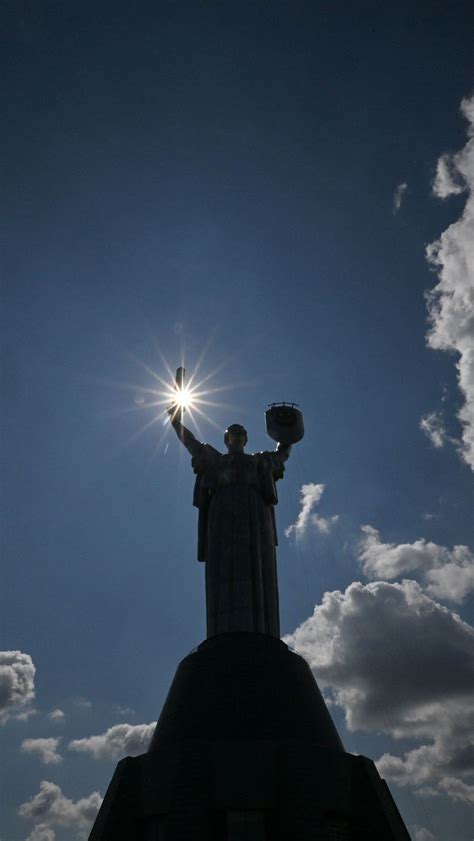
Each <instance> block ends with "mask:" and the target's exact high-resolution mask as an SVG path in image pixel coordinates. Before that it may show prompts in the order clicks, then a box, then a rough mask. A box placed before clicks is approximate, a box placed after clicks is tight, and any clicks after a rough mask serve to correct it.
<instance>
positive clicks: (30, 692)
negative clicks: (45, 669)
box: [0, 651, 36, 724]
mask: <svg viewBox="0 0 474 841" xmlns="http://www.w3.org/2000/svg"><path fill="white" fill-rule="evenodd" d="M35 672H36V669H35V667H34V665H33V660H32V659H31V657H30V655H29V654H24V652H23V651H0V723H2V724H3V723H4V722H5V721H7V720H8V719H9V718H27V717H28V715H31V714H32V712H33V710H32V708H31V704H32V702H33V700H34V697H35Z"/></svg>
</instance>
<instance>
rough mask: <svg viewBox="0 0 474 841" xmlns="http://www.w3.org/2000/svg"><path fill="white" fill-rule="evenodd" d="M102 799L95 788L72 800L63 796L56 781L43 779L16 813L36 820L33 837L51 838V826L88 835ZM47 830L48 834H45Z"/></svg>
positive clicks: (43, 840) (42, 840) (37, 840)
mask: <svg viewBox="0 0 474 841" xmlns="http://www.w3.org/2000/svg"><path fill="white" fill-rule="evenodd" d="M101 803H102V797H101V795H100V794H99V793H98V792H97V791H94V792H93V793H92V794H90V795H89V797H84V798H82V799H81V800H76V802H74V801H73V800H70V799H69V798H68V797H65V796H64V794H63V793H62V791H61V789H60V787H59V786H57V785H56V784H55V783H51V782H49V781H48V780H43V781H42V782H41V784H40V790H39V792H38V794H36V795H35V796H34V797H32V798H31V800H28V801H27V802H26V803H23V804H22V805H21V806H20V807H19V809H18V814H19V815H21V817H23V818H29V819H33V820H38V821H39V823H38V824H37V825H36V826H35V827H34V829H33V833H32V837H33V839H34V841H54V833H53V834H51V827H52V826H61V827H70V828H71V829H72V830H73V831H75V833H76V837H77V838H78V839H82V838H86V837H87V834H88V832H89V831H90V828H91V826H92V823H93V822H94V820H95V817H96V815H97V812H98V811H99V809H100V805H101ZM47 830H49V833H50V834H49V836H48V835H47V834H45V833H46V832H47ZM35 833H36V835H35Z"/></svg>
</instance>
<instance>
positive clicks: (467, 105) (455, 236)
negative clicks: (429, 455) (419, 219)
mask: <svg viewBox="0 0 474 841" xmlns="http://www.w3.org/2000/svg"><path fill="white" fill-rule="evenodd" d="M461 111H462V113H463V115H464V117H465V118H466V119H467V121H468V123H469V126H468V137H469V139H468V142H467V143H466V145H465V146H464V147H463V149H461V151H460V152H457V153H456V154H444V155H442V156H441V157H440V159H439V161H438V167H437V172H436V177H435V180H434V183H433V192H434V194H435V196H437V197H439V198H442V199H446V198H448V196H452V195H458V194H460V193H465V194H466V204H465V207H464V210H463V213H462V215H461V217H460V218H459V219H458V220H457V221H456V222H454V223H453V224H452V225H450V226H449V228H447V229H446V230H445V231H444V232H443V233H442V234H441V236H440V238H439V239H438V240H436V241H435V242H432V243H431V244H430V245H429V246H428V247H427V249H426V258H427V260H428V262H429V263H430V265H431V266H433V267H434V268H435V269H436V271H437V273H438V283H437V284H436V286H435V287H434V289H432V290H431V292H430V293H429V294H428V296H427V305H428V313H429V321H430V329H429V331H428V334H427V342H428V346H429V347H431V348H433V349H434V350H445V351H450V352H454V353H455V354H456V357H457V362H456V368H457V373H458V384H459V388H460V390H461V393H462V395H463V399H464V404H463V406H462V407H461V410H460V411H459V413H458V418H459V420H460V422H461V425H462V440H461V442H460V446H459V452H460V453H461V456H462V458H463V459H464V461H465V462H466V463H467V464H468V465H469V466H470V467H471V468H472V469H473V470H474V97H472V98H471V99H463V101H462V103H461Z"/></svg>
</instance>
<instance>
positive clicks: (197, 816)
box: [90, 633, 410, 841]
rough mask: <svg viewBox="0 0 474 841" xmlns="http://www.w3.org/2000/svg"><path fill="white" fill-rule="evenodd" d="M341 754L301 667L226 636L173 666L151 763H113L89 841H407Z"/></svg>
mask: <svg viewBox="0 0 474 841" xmlns="http://www.w3.org/2000/svg"><path fill="white" fill-rule="evenodd" d="M409 839H410V836H409V835H408V832H407V830H406V829H405V826H404V824H403V821H402V819H401V817H400V814H399V812H398V810H397V807H396V805H395V803H394V801H393V799H392V797H391V795H390V792H389V790H388V788H387V786H386V784H385V782H384V781H383V780H382V779H381V778H380V776H379V774H378V772H377V770H376V768H375V765H374V764H373V762H372V761H371V760H370V759H366V758H365V757H362V756H352V755H351V754H348V753H345V752H344V748H343V745H342V743H341V740H340V738H339V736H338V734H337V731H336V728H335V726H334V724H333V722H332V719H331V717H330V715H329V712H328V710H327V707H326V704H325V702H324V700H323V697H322V695H321V693H320V691H319V689H318V686H317V684H316V681H315V680H314V677H313V675H312V672H311V670H310V668H309V666H308V664H307V663H306V661H305V660H304V659H303V658H302V657H300V656H299V655H297V654H295V653H294V652H292V651H290V650H289V649H288V648H287V646H286V645H284V643H282V642H281V641H280V640H278V639H275V638H273V637H270V636H267V635H264V634H250V633H249V634H237V633H235V634H223V635H221V636H218V637H213V638H211V639H208V640H206V642H204V643H202V644H201V645H200V646H199V648H198V649H196V651H194V652H192V653H191V654H189V655H188V656H187V657H185V659H184V660H183V661H182V662H181V663H180V665H179V667H178V670H177V672H176V676H175V678H174V681H173V683H172V685H171V688H170V691H169V694H168V697H167V699H166V702H165V704H164V707H163V710H162V713H161V716H160V719H159V721H158V724H157V726H156V730H155V733H154V736H153V739H152V741H151V744H150V748H149V751H148V753H147V754H144V755H142V756H138V757H135V758H131V757H129V758H127V759H123V760H122V761H121V762H119V764H118V766H117V770H116V772H115V774H114V777H113V779H112V782H111V783H110V786H109V788H108V791H107V794H106V796H105V798H104V802H103V804H102V808H101V810H100V812H99V814H98V816H97V819H96V822H95V824H94V827H93V830H92V832H91V835H90V841H409Z"/></svg>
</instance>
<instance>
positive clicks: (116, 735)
mask: <svg viewBox="0 0 474 841" xmlns="http://www.w3.org/2000/svg"><path fill="white" fill-rule="evenodd" d="M155 727H156V721H152V722H151V724H115V725H114V726H113V727H110V728H109V729H108V730H107V731H106V732H105V733H101V734H100V735H98V736H89V737H88V738H85V739H74V740H73V741H72V742H69V745H68V747H69V750H75V751H81V752H83V753H88V754H90V755H91V756H92V757H93V758H94V759H117V758H118V757H121V756H138V755H139V754H141V753H145V752H146V751H147V750H148V745H149V744H150V740H151V737H152V735H153V732H154V730H155Z"/></svg>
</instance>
